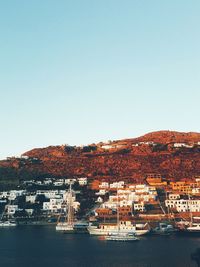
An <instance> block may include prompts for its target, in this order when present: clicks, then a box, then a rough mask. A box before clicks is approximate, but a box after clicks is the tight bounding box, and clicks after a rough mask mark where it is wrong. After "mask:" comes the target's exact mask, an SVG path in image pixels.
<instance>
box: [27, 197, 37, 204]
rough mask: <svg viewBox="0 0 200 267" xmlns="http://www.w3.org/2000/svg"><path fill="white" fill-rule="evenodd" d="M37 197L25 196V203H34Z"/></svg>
mask: <svg viewBox="0 0 200 267" xmlns="http://www.w3.org/2000/svg"><path fill="white" fill-rule="evenodd" d="M36 197H37V195H27V196H26V202H30V203H35V200H36Z"/></svg>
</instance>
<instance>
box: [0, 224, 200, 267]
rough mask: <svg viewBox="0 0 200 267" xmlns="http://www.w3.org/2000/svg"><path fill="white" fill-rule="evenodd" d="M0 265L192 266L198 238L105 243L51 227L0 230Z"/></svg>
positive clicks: (74, 266) (91, 266) (50, 266)
mask: <svg viewBox="0 0 200 267" xmlns="http://www.w3.org/2000/svg"><path fill="white" fill-rule="evenodd" d="M0 236H1V242H0V267H46V266H47V267H61V266H62V267H110V266H111V267H131V266H134V267H195V266H197V265H196V263H194V262H193V261H191V258H190V257H191V253H192V252H194V251H195V250H196V249H197V248H199V247H200V238H198V237H189V238H188V237H176V236H170V237H165V236H151V237H144V238H142V239H141V240H140V241H138V242H132V243H118V242H116V243H115V242H108V241H107V242H106V241H103V240H99V239H98V238H96V237H91V236H89V235H84V234H82V235H67V234H62V233H58V232H56V231H55V229H54V227H38V226H37V227H32V226H27V227H26V226H25V227H24V226H21V227H16V228H15V229H0Z"/></svg>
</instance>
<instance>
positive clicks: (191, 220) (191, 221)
mask: <svg viewBox="0 0 200 267" xmlns="http://www.w3.org/2000/svg"><path fill="white" fill-rule="evenodd" d="M188 199H189V205H188V206H189V209H190V223H191V225H192V223H193V218H192V211H191V203H190V194H188Z"/></svg>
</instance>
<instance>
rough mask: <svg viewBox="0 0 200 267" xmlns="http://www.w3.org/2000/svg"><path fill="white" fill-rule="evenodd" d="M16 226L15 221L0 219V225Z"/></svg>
mask: <svg viewBox="0 0 200 267" xmlns="http://www.w3.org/2000/svg"><path fill="white" fill-rule="evenodd" d="M14 226H17V223H16V222H15V221H0V227H14Z"/></svg>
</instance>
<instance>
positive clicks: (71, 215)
mask: <svg viewBox="0 0 200 267" xmlns="http://www.w3.org/2000/svg"><path fill="white" fill-rule="evenodd" d="M67 224H68V225H70V226H74V208H73V194H72V183H71V182H70V184H69V195H68V201H67Z"/></svg>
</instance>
